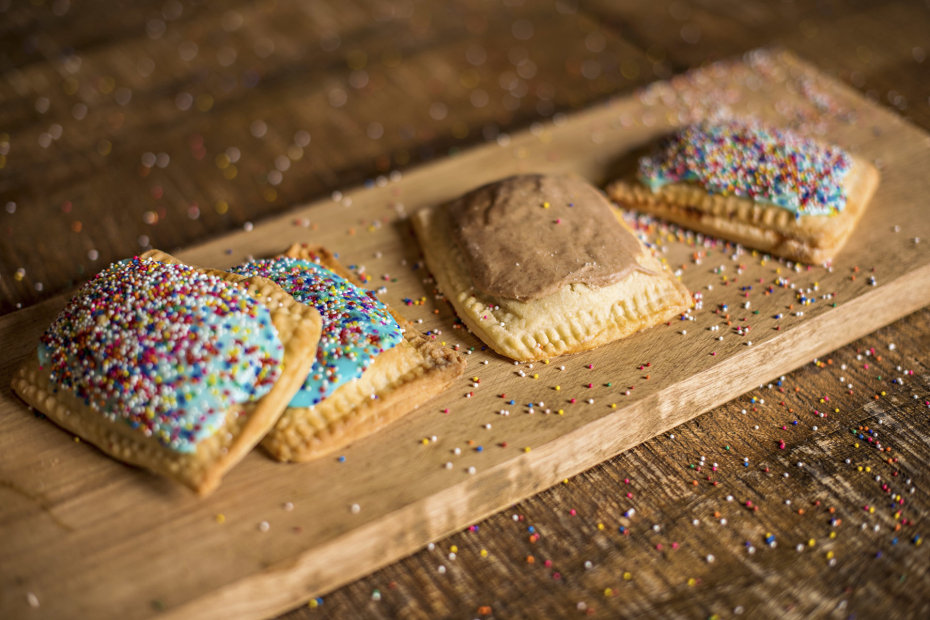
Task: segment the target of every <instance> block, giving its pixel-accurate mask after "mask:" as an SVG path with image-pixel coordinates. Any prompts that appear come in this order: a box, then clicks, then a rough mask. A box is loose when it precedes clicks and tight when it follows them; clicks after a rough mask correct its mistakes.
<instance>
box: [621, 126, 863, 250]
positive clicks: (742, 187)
mask: <svg viewBox="0 0 930 620" xmlns="http://www.w3.org/2000/svg"><path fill="white" fill-rule="evenodd" d="M878 180H879V175H878V171H877V170H876V169H875V167H874V166H872V165H871V164H869V163H868V162H867V161H865V160H863V159H861V158H859V157H856V156H854V155H851V154H850V153H848V152H846V151H844V150H843V149H841V148H839V147H836V146H829V145H824V144H820V143H818V142H815V141H814V140H810V139H808V138H805V137H803V136H801V135H799V134H797V133H795V132H792V131H788V130H782V129H774V128H768V127H764V126H762V125H760V124H758V123H751V122H742V121H736V120H730V121H724V122H718V123H713V122H702V123H697V124H694V125H689V126H686V127H683V128H681V129H679V130H678V131H676V132H675V133H674V134H672V135H671V136H668V137H667V138H666V139H665V140H663V141H662V143H661V144H660V145H659V147H658V149H657V150H656V151H655V152H654V153H653V154H651V155H649V156H647V157H643V158H642V159H640V162H639V169H638V172H637V174H636V178H635V179H633V178H630V179H621V180H617V181H615V182H613V183H611V184H610V185H609V186H608V187H607V193H608V195H610V197H611V198H613V199H614V200H615V201H617V203H619V204H620V205H621V206H623V207H629V208H631V209H636V210H639V211H643V212H646V213H651V214H654V215H657V216H659V217H661V218H664V219H667V220H669V221H671V222H674V223H676V224H680V225H681V226H684V227H686V228H691V229H693V230H696V231H699V232H703V233H707V234H710V235H715V236H719V237H722V238H724V239H729V240H731V241H736V242H738V243H741V244H743V245H746V246H747V247H752V248H756V249H759V250H763V251H765V252H769V253H771V254H774V255H777V256H783V257H785V258H790V259H794V260H799V261H804V262H809V263H822V262H825V261H828V260H830V259H832V258H833V257H834V256H835V255H836V254H837V252H839V251H840V249H841V248H842V247H843V244H844V243H845V242H846V240H847V239H848V238H849V236H850V234H851V233H852V231H853V229H854V228H855V226H856V223H857V222H858V221H859V219H860V218H861V217H862V214H863V213H864V212H865V208H866V206H867V205H868V203H869V201H870V200H871V198H872V195H873V194H874V193H875V189H876V188H877V187H878Z"/></svg>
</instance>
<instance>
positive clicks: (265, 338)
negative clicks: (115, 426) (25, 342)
mask: <svg viewBox="0 0 930 620" xmlns="http://www.w3.org/2000/svg"><path fill="white" fill-rule="evenodd" d="M283 355H284V348H283V346H282V345H281V341H280V339H279V338H278V334H277V331H276V330H275V328H274V326H273V324H272V322H271V315H270V313H269V311H268V308H267V307H266V306H265V305H264V304H261V303H259V302H258V301H257V300H255V299H254V298H252V297H251V296H250V295H249V294H248V293H247V292H246V291H245V290H244V289H242V288H239V287H237V286H235V285H233V284H231V283H228V282H226V281H224V280H222V279H221V278H217V277H215V276H210V275H206V274H203V273H201V272H199V271H197V270H196V269H194V268H192V267H189V266H186V265H167V264H164V263H160V262H157V261H154V260H148V259H139V258H135V259H132V260H127V261H122V262H120V263H115V264H113V265H110V267H108V268H107V269H105V270H104V271H103V272H101V273H100V274H98V275H97V276H96V277H95V278H94V279H93V280H91V281H90V282H88V283H87V284H86V285H85V286H84V287H83V288H82V289H81V290H80V292H79V293H78V294H77V295H76V296H75V297H74V298H73V299H72V300H71V301H70V302H69V303H68V305H67V306H66V307H65V309H64V310H62V312H61V313H60V314H59V315H58V317H57V318H56V319H55V321H54V322H53V323H52V325H51V326H50V327H49V329H48V330H47V331H46V332H45V334H44V335H43V336H42V339H41V343H40V345H39V348H38V357H39V363H40V364H41V365H42V366H43V367H45V368H47V369H48V370H49V372H50V378H51V380H52V382H54V383H56V384H58V385H60V386H63V387H66V388H68V389H70V390H72V391H73V392H74V393H75V394H76V395H77V396H78V397H79V398H80V399H82V400H83V401H84V402H86V403H87V404H88V405H89V406H90V407H92V408H93V409H95V410H97V411H99V412H100V413H101V414H102V415H104V416H105V417H107V418H108V419H110V420H123V421H125V422H126V423H127V424H129V425H130V426H131V427H132V428H135V429H138V430H139V431H140V432H142V433H144V434H145V435H146V436H151V437H154V438H155V439H157V440H158V441H159V442H161V443H162V444H163V445H165V446H167V447H169V448H171V449H173V450H175V451H178V452H183V453H191V452H194V451H196V449H197V444H198V443H199V442H201V441H203V440H204V439H206V438H208V437H210V436H211V435H212V434H214V433H215V432H216V431H217V430H218V429H219V428H220V427H222V425H223V423H224V420H225V416H226V413H227V411H228V410H229V408H230V407H231V406H232V405H235V404H238V403H244V402H248V401H252V400H256V399H258V398H260V397H262V396H263V395H265V394H266V393H267V392H268V391H269V390H270V389H271V387H272V386H273V384H274V382H275V381H276V380H277V378H278V376H279V375H280V373H281V363H282V358H283Z"/></svg>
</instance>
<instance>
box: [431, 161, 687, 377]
mask: <svg viewBox="0 0 930 620" xmlns="http://www.w3.org/2000/svg"><path fill="white" fill-rule="evenodd" d="M413 224H414V230H415V231H416V234H417V238H418V239H419V241H420V245H421V246H422V248H423V253H424V255H425V257H426V263H427V265H428V266H429V268H430V270H431V271H432V273H433V276H434V277H435V278H436V283H437V285H438V287H439V289H440V291H442V292H443V293H444V294H445V295H446V297H447V298H448V299H449V301H451V302H452V305H453V307H454V308H455V310H456V312H457V313H458V315H459V317H460V318H461V319H462V320H463V321H464V322H465V324H466V325H467V326H468V328H469V329H470V330H471V331H472V332H473V333H474V334H475V335H477V336H478V337H479V338H481V339H482V340H483V341H484V342H486V343H487V344H488V345H490V346H491V347H492V348H493V349H494V350H495V351H497V352H498V353H500V354H502V355H505V356H507V357H510V358H513V359H515V360H522V361H529V360H539V359H546V358H549V357H552V356H555V355H562V354H565V353H575V352H578V351H585V350H588V349H592V348H594V347H597V346H600V345H602V344H605V343H607V342H611V341H613V340H616V339H618V338H622V337H624V336H627V335H629V334H631V333H633V332H635V331H638V330H640V329H644V328H647V327H650V326H652V325H655V324H657V323H661V322H663V321H667V320H669V319H670V318H672V317H674V316H677V315H678V314H679V313H682V312H684V311H685V310H687V309H688V308H689V307H690V306H691V296H690V294H689V293H688V291H687V290H686V289H685V287H684V286H683V285H682V284H681V283H680V282H678V281H677V280H676V279H675V278H674V277H672V276H671V274H669V273H668V272H667V271H666V270H665V269H663V267H662V265H661V264H660V262H659V261H658V260H657V259H656V258H655V257H653V256H652V254H651V253H650V252H649V250H648V249H646V247H645V246H643V244H642V243H640V241H639V239H637V238H636V236H635V235H634V234H633V232H632V231H631V230H630V229H629V228H627V226H626V224H624V223H623V221H622V219H621V218H620V215H619V211H617V210H616V209H614V208H613V207H612V206H611V204H610V203H609V202H608V200H607V198H606V197H605V196H604V195H603V194H602V193H601V192H600V191H598V190H597V189H596V188H594V187H593V186H591V185H590V184H588V183H587V182H585V181H583V180H582V179H580V178H577V177H574V176H556V175H538V174H528V175H519V176H513V177H509V178H506V179H503V180H500V181H497V182H494V183H490V184H488V185H484V186H482V187H479V188H477V189H475V190H473V191H471V192H468V193H467V194H465V195H464V196H462V197H460V198H458V199H456V200H453V201H452V202H449V203H446V204H443V205H438V206H435V207H431V208H426V209H422V210H420V211H418V212H417V213H415V214H414V216H413Z"/></svg>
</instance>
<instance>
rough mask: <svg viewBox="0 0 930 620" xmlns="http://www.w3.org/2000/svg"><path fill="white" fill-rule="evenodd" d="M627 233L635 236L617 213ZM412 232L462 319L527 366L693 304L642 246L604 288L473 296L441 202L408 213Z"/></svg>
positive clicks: (576, 287) (572, 287)
mask: <svg viewBox="0 0 930 620" xmlns="http://www.w3.org/2000/svg"><path fill="white" fill-rule="evenodd" d="M616 216H617V220H618V221H619V222H620V225H621V226H623V227H624V229H625V230H626V232H628V233H629V234H631V235H632V234H633V233H632V231H630V230H629V229H628V228H627V227H626V224H624V223H623V221H622V219H621V218H620V214H619V212H617V213H616ZM413 225H414V230H415V232H416V234H417V238H418V239H419V241H420V245H421V247H422V248H423V253H424V256H425V258H426V263H427V266H428V267H429V269H430V271H431V272H432V274H433V277H435V278H436V284H437V285H438V287H439V290H440V291H442V292H443V293H444V294H445V295H446V297H447V298H448V299H449V301H450V302H451V303H452V305H453V307H454V308H455V310H456V312H457V313H458V315H459V318H461V319H462V321H464V323H465V324H466V325H467V326H468V328H469V329H470V330H471V331H472V332H473V333H474V334H475V335H476V336H478V337H479V338H480V339H481V340H483V341H484V342H486V343H487V344H488V345H490V346H491V348H493V349H494V350H495V351H497V352H498V353H500V354H501V355H504V356H506V357H509V358H512V359H515V360H520V361H532V360H542V359H548V358H550V357H554V356H557V355H565V354H569V353H577V352H580V351H586V350H589V349H593V348H595V347H598V346H601V345H603V344H606V343H608V342H612V341H614V340H617V339H620V338H623V337H625V336H628V335H630V334H632V333H634V332H636V331H639V330H641V329H645V328H647V327H651V326H653V325H657V324H658V323H662V322H664V321H668V320H669V319H671V318H673V317H675V316H678V315H679V314H681V313H683V312H684V311H685V310H687V309H688V308H689V307H691V295H690V293H689V292H688V290H687V289H686V288H685V287H684V286H683V285H682V284H681V283H680V282H679V281H677V280H676V279H675V278H673V277H672V276H671V275H670V274H669V273H668V272H667V271H666V270H665V269H664V268H663V267H662V265H661V264H660V263H659V261H658V260H656V259H655V258H654V257H653V256H652V255H651V254H650V253H649V251H648V250H647V249H646V248H645V247H643V246H642V245H641V244H640V252H639V254H637V256H636V262H637V264H638V266H639V267H640V269H635V270H633V271H632V272H631V273H629V274H628V275H627V276H626V277H625V278H623V279H622V280H620V281H618V282H615V283H613V284H609V285H607V286H602V287H592V286H589V285H587V284H580V283H576V284H570V285H567V286H563V287H562V288H560V289H559V290H557V291H556V292H555V293H552V294H549V295H546V296H545V297H541V298H539V299H534V300H530V301H518V300H516V299H505V298H501V297H496V296H491V295H487V294H484V293H481V292H479V291H477V290H476V289H475V288H474V286H473V285H472V281H471V277H470V275H469V274H468V273H467V272H466V271H465V268H464V266H463V265H464V261H463V260H462V256H461V250H460V249H459V247H458V246H457V244H456V243H454V241H453V236H452V230H451V224H450V221H449V216H448V214H447V212H446V209H445V205H439V206H435V207H428V208H425V209H421V210H420V211H418V212H416V213H415V214H414V215H413Z"/></svg>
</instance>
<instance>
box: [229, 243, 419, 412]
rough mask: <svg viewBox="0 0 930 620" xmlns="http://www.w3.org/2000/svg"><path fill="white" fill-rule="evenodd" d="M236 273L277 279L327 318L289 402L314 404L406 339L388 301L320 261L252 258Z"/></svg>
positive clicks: (295, 295) (300, 404)
mask: <svg viewBox="0 0 930 620" xmlns="http://www.w3.org/2000/svg"><path fill="white" fill-rule="evenodd" d="M231 271H233V272H234V273H240V274H244V275H257V276H262V277H265V278H269V279H270V280H273V281H274V282H276V283H277V284H279V285H280V286H281V287H282V288H283V289H284V290H286V291H287V292H288V293H290V294H291V295H293V296H294V298H295V299H297V300H298V301H300V302H301V303H305V304H308V305H311V306H313V307H315V308H316V309H317V310H318V311H319V313H320V315H321V316H322V318H323V331H322V336H321V337H320V344H319V347H318V349H317V358H316V361H315V362H314V363H313V367H312V368H311V369H310V374H309V375H308V376H307V380H306V381H305V382H304V385H303V386H302V387H301V388H300V390H299V391H298V392H297V394H296V395H295V396H294V398H293V399H292V400H291V402H290V404H289V406H291V407H312V406H313V405H316V404H317V403H319V402H320V401H322V400H323V399H325V398H327V397H328V396H330V395H331V394H332V393H333V392H335V391H336V389H338V388H339V386H341V385H343V384H345V383H347V382H349V381H352V380H354V379H357V378H359V377H361V376H362V373H363V372H364V371H365V369H366V368H368V366H369V365H371V362H372V360H373V359H374V358H375V356H377V355H378V354H379V353H380V352H382V351H385V350H387V349H390V348H392V347H394V346H396V345H397V344H398V343H400V341H401V340H402V339H403V329H401V327H400V325H398V324H397V321H395V320H394V317H392V316H391V313H390V312H389V311H388V309H387V307H386V306H385V305H384V304H383V303H381V302H380V301H378V300H377V299H374V298H373V297H372V296H371V295H370V294H369V293H368V291H365V290H363V289H360V288H358V287H357V286H355V285H354V284H352V283H351V282H349V281H347V280H346V279H344V278H342V277H340V276H338V275H337V274H335V273H333V272H332V271H330V270H329V269H326V268H325V267H321V266H320V265H317V264H316V263H313V262H311V261H307V260H300V259H295V258H275V259H263V260H256V261H251V262H248V263H245V264H242V265H238V266H236V267H233V268H232V270H231Z"/></svg>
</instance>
